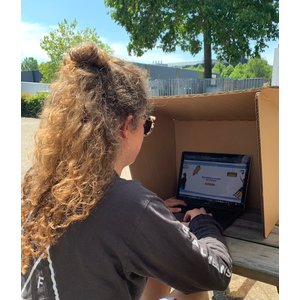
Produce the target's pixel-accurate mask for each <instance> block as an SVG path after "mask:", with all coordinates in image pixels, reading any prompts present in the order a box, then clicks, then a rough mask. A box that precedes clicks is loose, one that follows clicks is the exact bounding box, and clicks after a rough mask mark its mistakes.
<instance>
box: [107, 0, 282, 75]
mask: <svg viewBox="0 0 300 300" xmlns="http://www.w3.org/2000/svg"><path fill="white" fill-rule="evenodd" d="M104 3H105V5H106V6H107V7H110V15H111V17H112V18H113V19H114V20H115V21H116V22H117V23H118V24H120V25H121V26H123V27H124V28H125V30H126V31H127V32H128V33H129V34H130V41H129V44H128V47H127V48H128V52H129V53H133V54H135V55H137V56H141V55H142V54H143V53H145V52H146V51H147V50H149V49H153V48H154V47H155V46H157V45H158V47H160V48H161V49H162V50H163V51H165V52H174V51H175V50H176V48H177V47H180V48H181V49H182V50H183V51H188V52H190V53H191V54H193V55H196V54H198V53H199V52H200V51H201V50H202V48H203V42H202V41H201V40H200V36H201V35H203V37H204V40H205V41H206V44H207V45H209V47H208V49H209V48H212V50H214V51H215V52H216V53H217V55H218V58H219V59H220V60H226V61H228V62H230V63H236V62H237V61H238V60H239V59H240V57H251V56H254V57H257V56H259V53H260V52H261V51H262V50H263V49H264V48H265V47H266V43H267V42H268V41H271V40H276V39H277V38H278V36H279V30H278V23H279V0H265V1H250V0H214V1H200V2H199V1H198V0H189V1H183V0H179V1H153V0H144V1H124V0H105V2H104ZM250 41H254V42H255V45H254V48H251V47H250ZM205 69H206V70H207V65H205Z"/></svg>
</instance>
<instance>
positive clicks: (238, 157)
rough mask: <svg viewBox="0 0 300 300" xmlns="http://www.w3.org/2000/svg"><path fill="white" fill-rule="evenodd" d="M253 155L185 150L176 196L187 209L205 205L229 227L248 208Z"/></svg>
mask: <svg viewBox="0 0 300 300" xmlns="http://www.w3.org/2000/svg"><path fill="white" fill-rule="evenodd" d="M250 162H251V157H250V156H249V155H245V154H221V153H204V152H188V151H185V152H182V157H181V165H180V171H179V179H178V185H177V191H176V198H177V199H181V200H184V201H185V202H186V204H187V206H180V207H181V209H182V212H181V213H179V214H175V217H176V218H177V219H178V220H180V221H182V220H183V216H184V214H185V212H186V211H187V210H190V209H193V208H200V207H204V208H205V210H206V211H207V212H208V213H212V215H213V217H214V218H215V219H216V220H217V221H218V222H219V224H220V225H221V226H222V228H223V229H224V230H225V229H226V228H227V227H229V226H230V225H231V224H232V223H233V222H234V221H235V220H236V219H237V218H238V217H239V216H240V215H241V214H242V213H243V211H244V210H245V203H246V194H247V187H248V181H249V171H250Z"/></svg>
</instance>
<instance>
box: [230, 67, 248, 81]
mask: <svg viewBox="0 0 300 300" xmlns="http://www.w3.org/2000/svg"><path fill="white" fill-rule="evenodd" d="M229 77H230V78H233V79H246V78H249V77H247V73H246V64H238V65H236V66H235V68H234V70H233V72H231V74H230V75H229Z"/></svg>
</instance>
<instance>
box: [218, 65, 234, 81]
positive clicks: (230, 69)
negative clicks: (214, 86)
mask: <svg viewBox="0 0 300 300" xmlns="http://www.w3.org/2000/svg"><path fill="white" fill-rule="evenodd" d="M233 70H234V67H233V66H232V65H229V66H227V67H226V68H224V69H223V70H222V73H221V77H222V78H229V77H230V74H231V73H232V72H233Z"/></svg>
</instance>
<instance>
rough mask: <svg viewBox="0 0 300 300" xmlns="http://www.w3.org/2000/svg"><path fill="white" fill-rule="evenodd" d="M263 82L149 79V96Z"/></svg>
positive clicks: (39, 88)
mask: <svg viewBox="0 0 300 300" xmlns="http://www.w3.org/2000/svg"><path fill="white" fill-rule="evenodd" d="M264 83H270V80H268V79H264V78H253V79H230V78H212V79H154V80H150V81H149V87H150V96H171V95H187V94H202V93H216V92H222V91H233V90H246V89H252V88H260V87H262V86H263V84H264ZM44 91H47V92H48V91H50V89H49V85H48V84H47V83H36V82H21V92H26V93H29V94H35V93H37V92H44Z"/></svg>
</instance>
